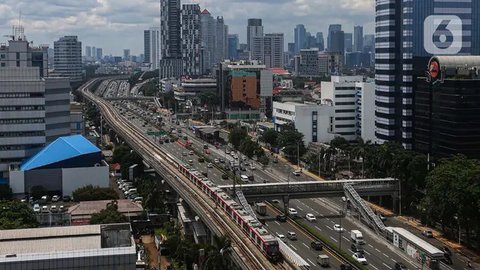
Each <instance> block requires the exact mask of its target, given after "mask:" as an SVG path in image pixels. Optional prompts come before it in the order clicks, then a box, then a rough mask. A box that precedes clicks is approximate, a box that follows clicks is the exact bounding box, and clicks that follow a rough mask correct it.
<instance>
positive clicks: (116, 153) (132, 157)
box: [113, 145, 143, 178]
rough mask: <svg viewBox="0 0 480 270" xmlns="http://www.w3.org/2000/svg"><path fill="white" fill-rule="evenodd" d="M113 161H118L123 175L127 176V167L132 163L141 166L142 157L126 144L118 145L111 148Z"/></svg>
mask: <svg viewBox="0 0 480 270" xmlns="http://www.w3.org/2000/svg"><path fill="white" fill-rule="evenodd" d="M113 162H114V163H120V166H121V171H122V175H123V177H125V178H126V177H127V175H128V168H129V167H130V166H132V165H134V164H137V165H138V166H140V167H143V163H142V157H140V156H139V155H138V154H137V153H136V152H134V151H133V150H132V149H131V148H130V147H129V146H127V145H119V146H117V147H115V150H113Z"/></svg>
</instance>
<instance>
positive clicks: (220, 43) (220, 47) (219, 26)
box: [213, 16, 228, 64]
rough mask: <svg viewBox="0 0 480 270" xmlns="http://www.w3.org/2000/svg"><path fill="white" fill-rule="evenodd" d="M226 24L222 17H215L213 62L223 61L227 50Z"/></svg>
mask: <svg viewBox="0 0 480 270" xmlns="http://www.w3.org/2000/svg"><path fill="white" fill-rule="evenodd" d="M227 46H228V26H226V25H225V22H224V21H223V17H221V16H219V17H217V20H216V22H215V53H214V58H213V59H214V64H218V63H221V62H223V60H225V59H226V58H227V52H228V47H227Z"/></svg>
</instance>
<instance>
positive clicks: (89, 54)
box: [85, 46, 92, 58]
mask: <svg viewBox="0 0 480 270" xmlns="http://www.w3.org/2000/svg"><path fill="white" fill-rule="evenodd" d="M85 56H86V57H87V58H91V57H92V47H90V46H85Z"/></svg>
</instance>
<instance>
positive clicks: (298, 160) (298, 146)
mask: <svg viewBox="0 0 480 270" xmlns="http://www.w3.org/2000/svg"><path fill="white" fill-rule="evenodd" d="M297 167H298V169H299V170H300V142H297Z"/></svg>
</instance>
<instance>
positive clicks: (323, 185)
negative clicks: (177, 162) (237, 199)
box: [219, 178, 398, 201]
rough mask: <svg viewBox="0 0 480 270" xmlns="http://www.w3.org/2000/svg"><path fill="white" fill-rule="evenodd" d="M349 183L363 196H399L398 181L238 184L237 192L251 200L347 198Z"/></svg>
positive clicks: (389, 179) (225, 186)
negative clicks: (346, 191)
mask: <svg viewBox="0 0 480 270" xmlns="http://www.w3.org/2000/svg"><path fill="white" fill-rule="evenodd" d="M347 184H348V185H350V186H352V187H353V188H354V189H355V191H356V192H357V193H358V194H359V195H360V196H362V197H365V196H393V197H396V196H397V193H398V180H397V179H394V178H381V179H359V180H327V181H302V182H282V183H264V184H237V185H235V189H240V190H242V192H243V195H244V196H245V198H246V199H247V200H249V201H259V200H270V199H283V198H285V197H288V198H289V199H304V198H318V197H341V196H344V194H345V188H344V187H345V185H347ZM219 188H221V189H224V190H232V191H233V189H234V186H233V185H223V186H219Z"/></svg>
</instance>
